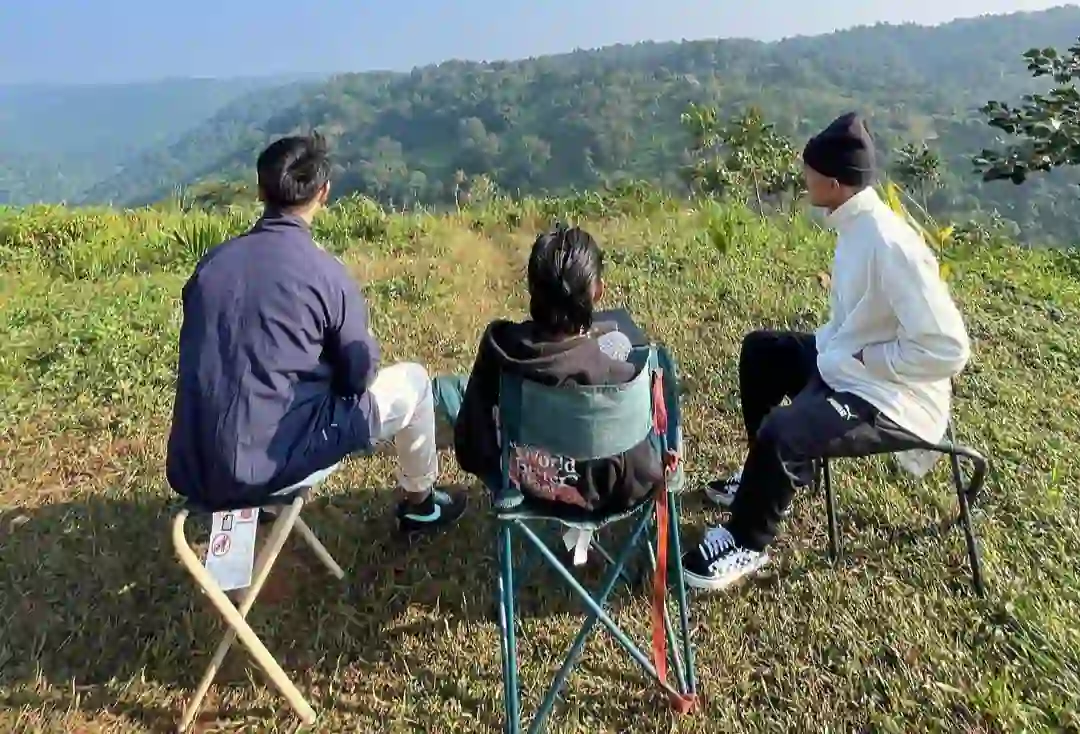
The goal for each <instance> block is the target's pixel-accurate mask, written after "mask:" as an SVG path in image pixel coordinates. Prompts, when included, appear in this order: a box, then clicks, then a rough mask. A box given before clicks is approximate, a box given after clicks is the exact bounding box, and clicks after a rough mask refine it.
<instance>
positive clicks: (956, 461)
mask: <svg viewBox="0 0 1080 734" xmlns="http://www.w3.org/2000/svg"><path fill="white" fill-rule="evenodd" d="M950 430H951V429H950ZM949 459H950V463H951V464H952V476H953V484H954V485H955V486H956V502H957V504H958V505H959V506H960V522H961V525H962V526H963V528H964V541H965V543H966V544H967V553H968V563H970V564H971V583H972V585H973V586H974V587H975V593H976V594H977V595H979V596H980V597H985V596H986V586H985V584H984V583H983V575H982V561H981V559H980V557H979V542H978V540H977V539H976V537H975V529H974V527H973V526H972V522H971V507H970V503H969V502H968V494H967V487H966V486H965V480H964V470H963V467H961V466H960V457H959V456H957V455H956V454H950V455H949Z"/></svg>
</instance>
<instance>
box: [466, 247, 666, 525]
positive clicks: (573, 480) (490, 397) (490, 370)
mask: <svg viewBox="0 0 1080 734" xmlns="http://www.w3.org/2000/svg"><path fill="white" fill-rule="evenodd" d="M528 286H529V314H530V316H531V319H530V320H527V321H524V322H514V321H508V320H496V321H493V322H492V323H491V324H489V325H488V327H487V329H486V330H485V332H484V335H483V337H482V339H481V340H480V347H479V349H478V352H477V355H476V361H475V363H474V365H473V368H472V373H471V375H470V377H469V381H468V387H467V388H466V390H465V396H464V398H463V400H462V405H461V410H460V412H459V413H458V416H457V420H456V422H455V425H454V453H455V454H456V458H457V461H458V464H459V465H460V466H461V468H462V469H463V470H464V471H466V472H468V473H470V474H473V475H476V476H478V477H480V478H482V479H487V480H489V481H492V480H494V478H496V477H498V476H499V471H500V461H499V459H500V456H499V446H498V435H497V431H498V429H497V426H496V423H495V408H496V407H497V406H498V403H499V385H500V375H501V373H502V372H503V371H506V372H508V373H510V374H514V375H518V376H520V377H523V378H525V379H528V380H534V381H536V382H539V383H541V384H544V385H552V386H574V385H618V384H625V383H627V382H630V381H631V380H632V379H634V377H635V376H636V375H637V373H638V368H637V367H635V366H634V365H633V364H631V363H630V362H628V361H626V357H627V356H628V354H629V352H630V341H629V339H627V338H626V337H625V335H624V334H622V333H621V332H618V331H615V330H614V325H612V324H594V322H593V315H594V309H595V307H596V305H597V304H598V303H599V301H600V299H601V298H602V297H603V293H604V281H603V253H602V252H601V250H600V247H599V246H598V245H597V243H596V240H594V239H593V238H592V236H591V235H589V233H588V232H585V231H584V230H582V229H579V228H577V227H574V228H564V227H559V228H557V229H555V230H554V231H552V232H549V233H546V234H542V235H540V236H539V237H537V239H536V242H535V243H534V244H533V248H532V253H531V255H530V257H529V267H528ZM543 465H544V466H552V467H555V468H556V471H555V473H554V476H549V477H547V478H546V479H543V480H541V481H539V482H538V481H537V477H536V474H535V473H532V474H529V473H526V476H525V477H518V476H516V473H515V477H514V478H515V479H516V480H517V481H519V482H520V488H521V491H522V493H523V495H524V496H525V497H526V500H527V502H528V503H529V504H530V506H532V507H535V508H538V509H544V510H550V511H553V512H556V513H558V514H559V515H560V516H564V517H570V518H574V519H597V518H601V517H603V516H606V515H611V514H613V513H618V512H622V511H625V510H628V509H631V508H632V507H634V506H636V505H637V504H638V503H640V502H641V501H642V500H644V499H645V498H646V497H648V496H650V495H651V493H652V492H653V491H654V490H655V489H656V488H657V487H660V486H661V485H662V483H663V479H664V473H663V465H662V462H661V457H660V454H659V452H658V450H657V449H656V447H655V445H654V444H653V443H652V442H650V440H649V439H648V438H646V439H644V440H643V441H642V442H641V443H639V444H638V445H637V446H635V447H634V448H632V449H631V450H629V451H627V452H625V453H623V454H621V455H619V456H613V457H610V458H607V459H596V460H592V461H585V462H574V461H573V460H567V459H565V458H563V457H547V458H546V459H545V460H544V461H543ZM543 474H545V475H546V474H547V473H546V472H544V473H543ZM538 485H542V486H538Z"/></svg>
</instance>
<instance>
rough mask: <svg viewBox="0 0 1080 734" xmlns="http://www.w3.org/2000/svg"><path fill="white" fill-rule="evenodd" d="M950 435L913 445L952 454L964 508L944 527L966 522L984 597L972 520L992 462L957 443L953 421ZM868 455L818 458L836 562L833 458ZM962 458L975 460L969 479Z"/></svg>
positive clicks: (817, 484)
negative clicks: (939, 439)
mask: <svg viewBox="0 0 1080 734" xmlns="http://www.w3.org/2000/svg"><path fill="white" fill-rule="evenodd" d="M946 435H947V438H948V440H947V441H946V442H944V443H939V444H932V443H918V444H913V445H912V446H911V447H910V448H912V449H923V450H926V451H934V452H937V453H939V454H942V455H946V456H948V457H949V460H950V462H951V464H952V476H953V484H954V485H955V487H956V499H957V502H958V503H959V505H960V511H959V514H958V515H957V517H956V518H954V519H953V520H951V521H950V522H949V523H948V524H946V525H945V527H944V528H943V529H944V530H951V529H952V527H953V526H955V525H956V524H957V523H959V524H961V525H962V526H963V529H964V539H965V540H966V542H967V552H968V561H969V562H970V564H971V581H972V584H973V585H974V587H975V593H976V594H978V595H979V596H980V597H983V596H986V586H985V584H984V583H983V575H982V564H981V562H980V558H979V544H978V540H977V538H976V537H975V531H974V528H973V527H972V523H971V508H972V507H973V506H974V505H975V503H976V501H977V500H978V497H979V492H980V491H981V490H982V487H983V484H984V483H985V481H986V474H987V472H988V470H989V466H990V462H989V461H988V460H987V459H986V457H984V456H983V455H982V454H980V453H979V452H978V451H976V450H975V449H973V448H970V447H968V446H963V445H958V444H957V443H956V437H955V434H954V432H953V426H952V423H951V422H950V423H949V426H948V431H947V434H946ZM866 456H868V455H865V454H864V455H861V456H850V455H844V456H823V457H820V458H819V459H818V460H817V462H816V471H815V476H814V489H815V491H820V489H821V487H822V485H824V487H825V506H826V511H827V513H828V520H829V555H830V556H831V557H832V560H833V561H834V562H835V561H838V560H839V559H840V554H841V547H840V532H839V529H838V525H837V520H836V495H835V494H834V493H833V489H832V477H831V476H830V471H829V460H830V459H836V458H865V457H866ZM961 459H967V460H968V461H970V462H971V465H972V472H971V478H970V479H969V480H965V478H964V472H963V468H962V467H961V465H960V460H961Z"/></svg>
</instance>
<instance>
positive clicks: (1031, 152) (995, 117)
mask: <svg viewBox="0 0 1080 734" xmlns="http://www.w3.org/2000/svg"><path fill="white" fill-rule="evenodd" d="M1024 58H1025V59H1026V60H1027V66H1028V71H1030V72H1031V74H1032V76H1034V77H1035V78H1041V77H1049V78H1050V79H1051V80H1052V84H1051V88H1050V89H1049V91H1047V92H1046V93H1044V94H1027V95H1024V97H1023V98H1022V102H1021V104H1020V105H1019V106H1012V105H1009V104H1007V103H1005V102H998V101H995V100H991V101H990V102H987V103H986V105H985V106H984V107H983V108H982V112H983V114H984V115H986V117H987V122H988V123H989V124H990V126H991V127H993V128H996V129H998V130H1002V131H1004V132H1005V133H1008V134H1009V135H1012V136H1015V137H1016V138H1018V140H1016V141H1015V142H1012V143H1010V144H1008V145H1006V146H1005V147H1004V148H1002V149H1000V150H983V151H982V153H981V154H979V155H978V156H976V157H975V167H976V170H977V171H979V172H980V173H981V174H982V176H983V179H984V180H986V181H996V180H1009V181H1012V182H1013V183H1014V184H1022V183H1023V182H1024V181H1025V180H1027V177H1028V176H1029V175H1030V174H1032V173H1034V172H1037V171H1042V172H1046V171H1050V170H1052V169H1054V168H1058V167H1061V166H1074V165H1077V164H1078V163H1080V91H1077V88H1076V81H1077V79H1078V78H1080V41H1078V42H1077V43H1076V45H1074V46H1072V47H1070V48H1069V49H1068V51H1067V52H1066V53H1065V54H1061V53H1059V52H1058V51H1057V50H1056V49H1053V48H1044V49H1038V48H1033V49H1031V50H1030V51H1027V52H1026V53H1024Z"/></svg>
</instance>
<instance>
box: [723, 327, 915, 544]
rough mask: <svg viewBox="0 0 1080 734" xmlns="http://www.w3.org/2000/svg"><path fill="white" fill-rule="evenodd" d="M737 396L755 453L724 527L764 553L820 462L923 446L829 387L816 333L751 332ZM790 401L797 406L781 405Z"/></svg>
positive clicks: (870, 409)
mask: <svg viewBox="0 0 1080 734" xmlns="http://www.w3.org/2000/svg"><path fill="white" fill-rule="evenodd" d="M739 392H740V395H741V399H742V410H743V421H744V423H745V425H746V435H747V439H748V441H749V444H750V450H749V453H748V454H747V457H746V463H745V464H744V465H743V474H742V481H741V482H740V485H739V491H738V494H737V495H736V496H735V501H734V503H733V504H732V506H731V519H730V520H729V521H728V523H727V525H726V527H727V529H728V530H729V531H730V532H731V534H732V535H733V536H734V537H735V540H736V541H737V542H738V543H739V544H740V545H742V546H744V547H746V548H754V549H758V550H760V549H763V548H765V547H766V546H768V545H769V544H770V543H772V541H773V540H774V539H775V538H776V535H777V532H778V526H779V524H780V521H781V519H782V517H783V513H784V512H785V510H787V508H788V506H789V505H790V504H791V500H792V498H793V497H794V495H795V492H796V490H797V489H798V488H800V487H805V486H808V485H809V484H811V483H812V482H813V480H814V460H815V459H818V458H822V457H841V456H868V455H872V454H882V453H892V452H894V451H901V450H904V449H908V448H912V447H914V446H917V445H919V444H920V442H919V440H918V439H917V438H915V437H914V436H912V435H911V434H909V433H908V432H906V431H904V430H903V429H901V428H900V427H898V426H897V425H896V424H894V423H893V422H892V421H890V420H888V419H887V418H885V417H884V416H882V415H881V414H880V412H879V411H878V410H877V409H876V408H874V407H873V406H872V405H870V404H869V403H868V402H866V401H865V400H863V399H862V398H859V397H856V396H855V395H851V394H850V393H842V392H836V391H834V390H832V389H830V388H829V386H828V385H826V384H825V382H824V381H823V380H822V379H821V374H820V373H819V372H818V369H817V346H816V343H815V339H814V336H813V335H812V334H799V333H790V332H767V331H759V332H754V333H752V334H749V335H748V336H747V337H746V338H745V339H744V340H743V345H742V352H741V354H740V355H739ZM784 398H789V399H790V400H791V403H790V404H789V405H784V406H781V402H783V400H784Z"/></svg>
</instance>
